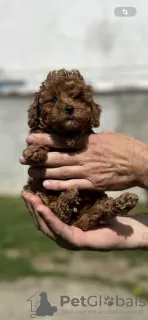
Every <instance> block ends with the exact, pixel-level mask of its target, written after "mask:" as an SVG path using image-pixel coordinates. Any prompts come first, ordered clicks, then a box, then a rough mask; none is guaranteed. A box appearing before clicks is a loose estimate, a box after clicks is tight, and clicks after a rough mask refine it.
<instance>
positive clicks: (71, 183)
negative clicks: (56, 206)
mask: <svg viewBox="0 0 148 320" xmlns="http://www.w3.org/2000/svg"><path fill="white" fill-rule="evenodd" d="M43 187H44V188H45V189H49V190H58V191H61V190H67V189H72V188H76V189H79V190H81V189H83V190H94V189H95V187H94V185H93V183H92V182H91V181H89V180H86V179H70V180H66V181H62V180H45V181H44V182H43Z"/></svg>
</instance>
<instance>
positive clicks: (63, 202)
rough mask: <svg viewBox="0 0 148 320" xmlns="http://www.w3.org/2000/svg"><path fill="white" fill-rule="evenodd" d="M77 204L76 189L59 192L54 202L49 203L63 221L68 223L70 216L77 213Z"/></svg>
mask: <svg viewBox="0 0 148 320" xmlns="http://www.w3.org/2000/svg"><path fill="white" fill-rule="evenodd" d="M78 204H79V197H78V190H77V189H68V190H66V191H63V192H61V194H60V196H59V197H58V199H57V201H56V202H53V203H51V204H50V209H51V210H52V211H53V212H54V213H55V214H56V215H57V217H58V218H59V219H60V220H62V221H63V222H64V223H67V224H70V222H71V220H72V216H73V215H75V214H76V213H77V206H78Z"/></svg>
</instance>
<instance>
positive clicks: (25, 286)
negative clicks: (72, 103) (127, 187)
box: [0, 0, 148, 320]
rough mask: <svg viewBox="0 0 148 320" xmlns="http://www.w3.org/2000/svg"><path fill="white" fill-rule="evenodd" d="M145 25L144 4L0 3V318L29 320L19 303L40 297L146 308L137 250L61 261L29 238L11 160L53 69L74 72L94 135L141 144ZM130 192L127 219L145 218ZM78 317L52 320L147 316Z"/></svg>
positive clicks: (63, 255)
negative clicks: (92, 114)
mask: <svg viewBox="0 0 148 320" xmlns="http://www.w3.org/2000/svg"><path fill="white" fill-rule="evenodd" d="M117 7H123V8H126V7H133V8H135V9H136V15H135V16H133V17H129V16H128V15H126V14H123V16H120V17H117V16H116V15H115V12H114V11H115V9H116V8H117ZM119 10H120V9H119ZM120 12H121V11H120ZM121 13H122V12H121ZM147 16H148V4H147V0H142V1H138V0H133V1H132V0H128V1H127V0H125V1H122V3H119V2H118V1H116V0H111V1H109V0H103V1H101V0H91V1H90V0H89V1H86V0H13V1H11V0H0V40H1V41H0V143H1V146H2V150H1V156H0V181H1V184H0V194H1V197H0V258H1V263H0V280H1V282H0V317H1V319H11V320H13V319H15V320H17V319H20V318H21V319H22V320H23V319H29V317H30V314H31V311H32V310H31V303H30V301H28V302H26V300H27V299H29V298H30V297H31V296H32V295H34V293H36V292H38V291H40V290H43V291H46V292H47V294H48V297H49V300H50V302H51V303H53V304H54V305H57V306H59V297H60V295H62V294H63V295H64V294H65V295H69V296H71V298H73V297H80V296H81V295H84V296H90V295H95V294H96V295H100V294H101V295H102V296H103V297H105V296H109V297H110V296H112V297H113V298H115V297H116V295H120V297H121V298H122V297H124V299H127V298H128V297H131V296H132V297H133V299H134V297H144V298H145V299H148V271H147V262H148V254H147V252H146V251H143V252H142V251H135V252H132V251H130V252H129V253H128V252H116V253H115V252H111V253H97V252H86V251H85V252H69V251H67V250H64V249H60V248H59V247H57V246H56V244H54V243H53V242H51V241H50V240H49V239H47V238H45V237H43V236H42V235H41V234H40V233H39V232H38V231H37V230H36V229H35V226H34V225H33V223H32V221H31V218H30V217H29V215H28V214H27V211H26V209H25V206H24V204H23V201H22V199H21V197H20V193H21V190H22V187H23V185H24V183H25V182H26V180H27V168H26V167H23V166H21V165H20V164H19V161H18V158H19V156H20V154H21V152H22V150H23V149H24V147H25V145H26V144H25V139H26V136H27V133H28V126H27V108H28V106H29V104H30V103H31V101H32V100H33V94H34V92H35V91H36V90H38V88H39V85H40V83H41V82H42V81H43V80H44V79H45V77H46V75H47V73H48V72H49V71H50V70H53V69H59V68H67V69H72V68H77V69H79V70H80V72H81V73H82V74H83V76H84V78H85V79H86V81H87V82H88V83H90V84H91V85H92V86H93V89H94V98H95V100H96V102H98V103H99V104H100V105H101V106H102V118H101V126H100V128H97V129H96V132H100V131H101V130H114V131H120V132H125V133H127V134H129V135H131V136H134V137H136V138H139V139H141V140H142V141H144V142H146V143H147V142H148V126H147V121H148V62H147V57H148V44H147V39H148V22H147ZM133 191H134V192H136V193H137V194H138V195H139V205H138V207H137V208H136V210H135V211H134V212H133V214H135V212H140V211H147V203H148V195H147V192H146V191H144V190H142V189H140V188H134V190H133ZM116 195H117V193H116V194H115V193H113V196H116ZM32 299H34V298H32ZM31 301H33V302H32V304H33V306H34V310H36V309H35V306H36V305H37V304H35V301H34V300H31ZM103 308H104V309H103ZM78 309H79V311H80V309H81V308H77V309H76V308H74V307H72V306H71V305H67V306H66V308H65V311H63V310H61V309H60V307H59V308H58V312H57V314H56V315H54V317H55V318H57V319H58V318H59V317H60V319H65V317H72V316H75V317H76V318H77V317H78V315H79V317H80V318H81V319H84V317H85V318H87V317H88V318H90V316H91V317H94V318H95V317H97V318H98V315H100V317H102V318H103V319H108V317H109V316H110V318H111V319H113V318H115V319H122V318H123V317H124V316H125V315H126V317H127V318H128V319H138V318H139V316H140V315H141V317H142V318H143V319H147V315H146V314H147V311H148V309H147V307H146V306H145V307H143V308H142V309H139V308H138V307H137V306H136V307H133V306H132V307H131V308H130V310H129V307H128V308H127V307H125V305H124V306H123V307H122V308H115V305H114V306H113V305H112V309H111V308H109V306H107V305H105V306H104V307H102V309H101V308H100V309H99V310H100V312H102V310H104V313H102V314H101V313H100V314H97V311H96V313H95V310H94V309H93V311H94V313H92V307H91V308H88V310H87V308H84V307H83V308H82V309H83V311H84V312H86V313H85V314H84V313H81V312H80V314H76V310H78ZM84 309H85V310H84ZM121 309H122V310H121ZM113 311H114V312H113ZM129 311H130V312H129ZM64 312H65V313H64Z"/></svg>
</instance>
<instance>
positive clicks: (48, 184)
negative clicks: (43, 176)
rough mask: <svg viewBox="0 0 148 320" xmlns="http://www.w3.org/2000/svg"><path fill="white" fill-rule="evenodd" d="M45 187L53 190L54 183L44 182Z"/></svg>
mask: <svg viewBox="0 0 148 320" xmlns="http://www.w3.org/2000/svg"><path fill="white" fill-rule="evenodd" d="M43 187H45V188H51V189H52V183H51V182H50V181H47V180H45V181H44V182H43Z"/></svg>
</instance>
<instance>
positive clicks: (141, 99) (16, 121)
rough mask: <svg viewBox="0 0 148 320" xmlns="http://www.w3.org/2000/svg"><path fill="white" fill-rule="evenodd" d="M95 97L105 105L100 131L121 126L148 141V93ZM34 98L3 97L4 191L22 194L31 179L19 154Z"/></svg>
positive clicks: (0, 179) (0, 167) (0, 170)
mask: <svg viewBox="0 0 148 320" xmlns="http://www.w3.org/2000/svg"><path fill="white" fill-rule="evenodd" d="M95 100H96V101H97V102H98V103H99V104H100V105H101V106H102V117H101V127H100V128H99V129H98V130H96V131H100V130H119V131H124V132H126V133H128V134H130V135H132V136H135V137H139V138H140V139H142V140H143V141H145V142H147V141H148V134H147V133H148V129H147V128H148V127H147V119H148V107H147V105H148V94H147V93H142V94H140V95H139V94H127V93H124V94H107V95H104V94H100V95H95ZM31 101H32V97H7V98H6V97H0V144H1V155H0V193H1V194H19V193H20V192H21V190H22V186H23V185H24V183H25V182H26V180H27V167H26V166H22V165H20V164H19V161H18V158H19V155H20V154H21V152H22V150H23V149H24V148H25V145H26V144H25V139H26V136H27V133H28V126H27V107H28V106H29V105H30V103H31ZM141 111H142V112H141ZM135 114H138V115H137V116H135ZM133 119H134V120H133ZM135 119H136V120H135ZM141 128H143V129H141ZM136 192H138V194H139V195H140V199H141V200H142V201H144V199H145V192H144V191H143V190H142V189H138V190H137V188H136Z"/></svg>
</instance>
